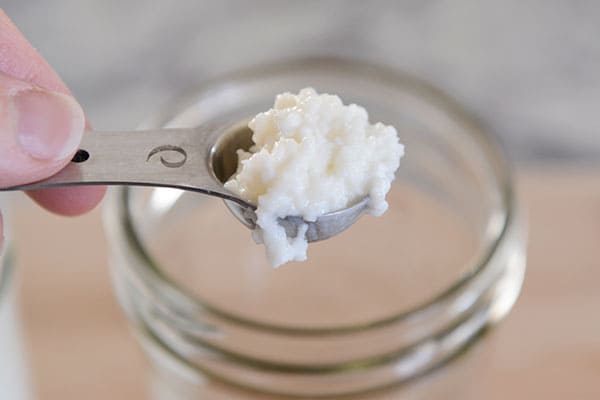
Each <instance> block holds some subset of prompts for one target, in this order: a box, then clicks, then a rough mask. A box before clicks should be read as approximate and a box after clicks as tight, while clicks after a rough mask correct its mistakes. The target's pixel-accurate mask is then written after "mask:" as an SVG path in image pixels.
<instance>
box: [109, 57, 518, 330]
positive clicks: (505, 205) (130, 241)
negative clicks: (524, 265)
mask: <svg viewBox="0 0 600 400" xmlns="http://www.w3.org/2000/svg"><path fill="white" fill-rule="evenodd" d="M314 67H318V68H335V69H340V70H342V71H344V72H348V71H349V72H350V73H352V74H356V75H357V76H361V75H362V76H367V77H368V78H369V79H379V80H383V81H385V82H388V83H392V84H394V83H396V84H399V85H401V86H403V87H405V88H406V87H408V88H409V89H413V90H415V91H418V92H419V95H420V96H423V97H425V98H426V100H427V101H430V102H433V103H434V104H435V105H436V106H437V107H440V108H442V109H444V110H445V111H446V112H447V113H449V114H452V116H453V117H454V118H457V119H459V120H460V121H461V122H462V123H464V124H465V125H466V126H468V134H470V135H472V138H473V142H474V143H477V144H478V147H479V150H480V155H481V156H482V157H483V158H484V159H485V161H486V162H487V163H488V164H489V165H490V166H491V168H490V169H491V170H492V171H493V172H494V174H495V176H494V178H495V181H496V182H497V184H496V186H497V187H496V191H497V192H498V193H499V196H500V201H499V204H500V209H499V210H498V211H499V212H498V213H497V214H496V215H494V216H491V215H490V216H488V219H492V218H494V225H495V228H494V230H493V233H492V234H491V235H490V237H488V238H487V239H486V242H485V243H483V245H484V248H482V249H480V251H479V252H478V259H476V260H474V262H473V266H472V267H470V268H467V271H468V272H466V273H465V274H464V275H463V276H461V277H460V278H459V279H457V280H456V281H454V282H453V283H452V284H451V285H450V286H449V287H446V288H445V289H444V290H442V291H440V292H439V293H437V294H435V295H433V296H432V297H430V298H429V299H427V300H425V301H423V302H421V303H420V304H417V305H416V306H414V307H412V308H411V309H409V310H402V311H401V312H399V313H397V314H395V315H390V316H387V317H384V318H379V319H374V320H372V321H369V322H366V323H360V324H350V325H339V326H326V327H319V326H311V327H298V326H286V325H281V324H271V323H265V322H264V321H256V320H254V319H249V318H246V317H244V316H243V315H238V314H235V313H231V312H229V311H226V310H222V309H220V308H219V307H217V306H214V305H213V304H210V303H207V302H205V301H203V300H201V299H198V298H197V297H194V296H193V295H191V294H190V293H188V291H187V290H186V289H185V288H183V287H182V286H181V285H179V284H178V283H177V282H175V281H173V280H172V279H171V278H170V277H169V276H168V275H167V274H166V273H165V272H164V270H163V269H162V268H161V266H160V265H159V263H158V262H157V261H156V260H155V259H153V257H152V255H151V254H150V253H149V252H148V250H147V248H146V246H145V244H144V241H143V239H142V238H141V237H140V236H139V235H138V233H137V232H136V229H135V226H134V221H133V219H132V216H131V214H130V212H129V211H130V210H129V207H128V204H129V201H130V194H131V190H132V189H130V188H118V189H113V194H112V196H113V199H114V200H113V201H112V203H113V204H112V205H113V209H112V210H110V211H109V212H107V224H108V227H109V234H110V229H113V230H114V229H116V230H118V231H119V232H120V235H118V236H119V237H122V238H123V243H121V245H122V246H125V247H126V248H127V249H128V252H129V253H130V254H131V256H132V258H133V259H135V260H136V262H135V263H134V265H136V266H137V267H136V268H135V273H136V274H138V275H139V277H140V279H141V280H142V281H143V282H144V283H145V285H147V288H148V289H149V290H150V291H152V292H154V293H155V295H157V296H160V297H161V298H162V299H163V300H164V301H165V302H166V303H167V304H168V306H167V307H168V308H170V309H172V310H179V311H181V312H183V313H184V314H185V315H194V314H195V313H196V312H201V313H203V314H206V313H209V314H211V315H213V316H214V317H215V318H218V319H219V320H223V321H226V322H228V323H232V324H236V325H241V326H244V327H247V328H251V329H254V330H262V331H269V332H273V333H283V334H286V335H305V336H306V335H309V336H310V335H337V334H344V333H357V332H361V331H368V330H372V329H375V328H383V327H385V326H388V325H393V324H396V323H399V322H401V321H403V320H408V319H411V318H412V317H414V316H415V315H417V314H423V313H426V312H427V310H429V309H434V308H436V307H437V306H438V305H440V304H443V303H445V302H447V301H449V300H450V299H452V298H453V297H454V296H456V295H457V293H459V292H461V290H462V289H463V288H465V286H467V285H469V283H470V282H472V281H473V280H475V279H477V277H478V276H479V275H481V274H482V273H483V271H485V269H486V266H487V265H488V264H489V262H490V260H491V259H492V258H493V256H494V254H495V252H496V251H497V249H498V247H499V245H500V244H501V243H502V242H503V240H504V238H505V236H506V235H507V232H508V230H509V227H510V226H511V225H512V224H513V219H514V218H515V216H514V214H515V199H514V197H515V196H514V193H513V187H512V183H511V174H510V171H509V167H508V164H507V162H506V160H505V158H504V155H503V152H502V150H501V149H500V148H499V146H498V144H497V143H495V142H494V140H493V138H492V137H490V136H489V135H488V134H487V133H486V130H485V129H484V128H483V127H482V125H481V124H480V123H479V122H477V121H476V120H475V119H474V118H473V117H472V116H470V115H468V114H467V113H466V112H465V111H464V110H463V109H462V108H461V107H460V106H459V105H458V104H457V103H456V102H455V101H454V100H452V99H451V98H450V97H448V96H447V95H445V94H444V93H443V92H441V91H440V90H439V89H436V88H434V87H432V86H430V85H429V84H428V83H426V82H424V81H422V80H419V79H416V78H414V77H410V76H406V75H403V74H401V73H398V72H395V71H392V70H389V69H387V68H385V67H381V66H375V65H372V64H366V63H360V62H357V61H355V60H343V59H329V58H318V59H303V60H293V61H290V62H288V63H282V64H279V65H275V66H268V67H263V66H261V67H257V68H255V69H248V70H245V71H243V72H238V73H233V74H230V75H227V76H225V77H221V78H219V79H217V80H216V82H208V83H207V84H206V85H205V86H204V88H203V89H199V91H200V92H206V93H210V92H211V90H212V88H213V87H214V86H215V85H217V86H218V85H222V84H223V83H222V82H236V81H239V80H243V79H246V78H247V77H252V76H255V75H258V74H260V75H265V74H266V75H268V74H277V73H278V72H280V71H290V70H302V69H303V68H314ZM401 168H402V167H401ZM383 218H385V216H384V217H383ZM159 293H160V294H159Z"/></svg>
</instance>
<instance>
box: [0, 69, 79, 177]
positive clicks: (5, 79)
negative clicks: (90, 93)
mask: <svg viewBox="0 0 600 400" xmlns="http://www.w3.org/2000/svg"><path fill="white" fill-rule="evenodd" d="M84 127H85V117H84V115H83V110H82V109H81V107H80V106H79V104H78V103H77V102H76V101H75V100H74V99H73V98H72V97H71V96H69V95H66V94H63V93H59V92H51V91H47V90H43V89H41V88H39V87H35V86H33V85H31V84H29V83H28V82H24V81H20V80H17V79H14V78H11V77H9V76H8V75H5V74H3V73H0V186H4V187H6V186H14V185H18V184H22V183H29V182H34V181H38V180H40V179H43V178H46V177H48V176H50V175H53V174H55V173H56V172H58V171H59V170H60V169H61V168H62V167H64V166H65V164H67V163H68V162H69V160H70V159H71V157H72V155H73V153H74V152H75V151H76V150H77V147H78V146H79V142H80V141H81V137H82V135H83V130H84Z"/></svg>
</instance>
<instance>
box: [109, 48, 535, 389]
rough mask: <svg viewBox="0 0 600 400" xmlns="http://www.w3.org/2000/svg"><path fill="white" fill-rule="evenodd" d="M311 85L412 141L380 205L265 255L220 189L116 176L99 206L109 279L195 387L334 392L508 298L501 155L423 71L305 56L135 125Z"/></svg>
mask: <svg viewBox="0 0 600 400" xmlns="http://www.w3.org/2000/svg"><path fill="white" fill-rule="evenodd" d="M306 86H312V87H314V88H315V89H317V91H319V92H328V93H335V94H338V95H340V97H341V98H342V99H343V101H344V102H345V103H356V104H360V105H362V106H364V107H365V108H366V109H367V110H368V111H369V115H370V120H371V122H376V121H381V122H384V123H386V124H391V125H393V126H395V127H396V128H397V130H398V132H399V135H400V140H401V142H402V143H404V145H405V146H406V156H405V158H403V160H402V163H401V167H400V169H399V171H398V173H397V176H396V179H395V181H394V184H393V185H392V189H391V191H390V193H389V195H388V202H389V204H390V208H389V210H388V211H387V212H386V214H384V216H383V217H381V218H373V217H368V216H367V217H363V218H361V220H360V221H359V222H358V223H357V224H355V226H353V227H352V228H351V229H349V230H348V231H346V232H344V233H342V234H340V235H338V236H336V237H334V238H332V239H328V240H326V241H323V242H319V243H314V244H311V245H310V246H309V252H308V257H309V260H308V261H307V262H306V263H291V264H290V265H286V266H284V267H282V268H280V269H277V270H273V269H271V268H270V267H269V266H268V264H267V262H266V259H265V256H264V254H263V252H264V249H263V248H262V247H261V246H257V245H256V244H255V243H254V242H253V241H252V239H251V236H250V232H249V231H248V230H247V229H246V228H245V227H243V226H242V225H241V224H240V223H239V222H238V221H237V220H236V219H235V218H234V217H233V216H231V215H230V214H229V211H228V210H227V209H226V207H225V206H224V205H223V202H222V201H220V200H218V199H214V198H209V197H205V196H201V195H198V194H193V193H185V192H181V191H178V190H172V189H164V188H118V189H115V190H113V191H112V193H111V194H110V199H109V201H108V204H107V207H106V209H105V211H106V212H105V215H106V218H105V220H106V228H107V236H108V238H109V242H110V246H111V255H112V266H113V272H114V280H115V286H116V290H117V294H118V297H119V299H120V301H121V303H122V305H123V307H124V309H125V311H126V312H127V314H128V316H129V318H130V320H131V322H132V324H133V326H134V329H135V331H136V333H137V334H138V336H139V338H140V340H141V343H142V344H143V346H144V348H145V350H146V351H147V353H148V354H149V355H150V357H151V359H152V360H153V362H154V364H155V365H156V367H157V368H158V369H168V370H169V371H170V372H169V373H171V374H174V375H175V376H178V377H180V378H181V379H183V380H184V381H186V382H188V383H189V384H190V385H192V386H194V385H208V384H210V382H211V381H219V382H226V383H228V384H232V385H236V386H239V387H244V388H251V389H256V390H259V391H263V392H271V393H277V394H290V395H302V396H321V395H340V394H347V393H357V392H363V391H367V390H371V389H374V388H380V387H385V386H388V385H392V384H395V383H398V382H403V381H407V380H409V379H412V378H415V377H418V376H420V375H422V374H424V373H426V372H428V371H430V370H431V369H433V368H435V367H437V366H439V365H441V364H442V363H444V362H446V361H448V360H450V359H451V358H452V357H454V356H455V355H456V354H458V353H459V352H461V351H462V350H463V349H464V348H466V347H467V346H468V345H469V344H470V343H471V342H472V341H473V340H475V338H477V337H478V333H479V332H481V331H482V329H484V328H485V327H486V326H489V325H491V324H494V323H495V322H497V321H499V320H500V319H501V318H502V317H503V316H504V315H505V314H506V313H507V312H508V311H509V309H510V308H511V307H512V305H513V303H514V301H515V299H516V297H517V295H518V292H519V289H520V286H521V283H522V279H523V272H524V268H525V258H524V238H523V235H522V229H521V224H520V220H519V215H518V211H517V207H516V204H515V196H514V193H513V189H512V183H511V180H510V175H509V171H508V168H507V165H506V162H505V160H504V157H503V155H502V153H501V152H500V150H499V149H498V147H497V146H496V145H495V144H494V143H493V141H492V140H491V138H490V137H489V136H488V135H487V134H486V133H485V132H484V130H483V129H482V128H481V126H480V125H479V124H478V123H477V122H476V121H474V120H473V119H472V118H470V117H469V116H468V115H467V114H466V113H465V112H463V111H462V110H461V109H460V107H458V106H457V105H456V104H455V103H454V102H453V101H452V100H450V99H448V98H447V97H446V96H445V95H444V94H442V93H441V92H439V91H438V90H436V89H434V88H432V87H430V86H429V85H427V84H426V83H424V82H421V81H418V80H415V79H413V78H410V77H407V76H404V75H402V74H399V73H396V72H391V71H388V70H386V69H383V68H379V67H375V66H372V65H365V64H360V63H355V62H351V61H346V60H332V59H308V60H297V61H295V62H293V63H288V64H282V65H276V66H266V67H263V68H257V69H253V70H248V71H244V72H240V73H238V74H234V75H230V76H227V77H224V78H222V79H221V80H217V81H214V82H211V83H208V84H207V85H206V86H204V87H203V88H200V89H198V90H197V91H195V92H194V93H193V94H191V95H190V96H188V97H187V98H186V99H185V100H181V101H177V102H175V103H174V104H175V105H174V107H173V109H172V110H169V111H168V112H167V113H166V114H165V115H163V116H160V117H156V118H154V119H153V120H152V121H150V122H149V123H147V124H145V125H143V126H142V128H156V127H191V126H198V125H202V124H207V125H209V126H221V125H227V124H238V123H240V121H245V120H247V119H248V118H249V117H251V116H252V115H254V114H256V113H257V112H260V111H263V110H266V109H268V108H269V107H270V106H271V105H272V102H273V99H274V96H275V94H277V93H281V92H284V91H297V90H299V89H300V88H302V87H306Z"/></svg>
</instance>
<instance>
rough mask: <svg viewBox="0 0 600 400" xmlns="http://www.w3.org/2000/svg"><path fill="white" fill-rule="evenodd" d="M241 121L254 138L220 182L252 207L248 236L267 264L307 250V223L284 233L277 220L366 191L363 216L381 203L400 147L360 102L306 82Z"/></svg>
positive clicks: (332, 207) (377, 211) (337, 205)
mask: <svg viewBox="0 0 600 400" xmlns="http://www.w3.org/2000/svg"><path fill="white" fill-rule="evenodd" d="M248 126H249V127H250V129H252V131H253V135H252V140H253V141H254V143H255V144H254V146H252V147H251V148H250V149H249V150H250V151H249V152H247V151H243V150H238V158H239V164H238V170H237V172H236V173H235V174H234V176H233V177H232V178H231V179H230V180H229V181H228V182H227V183H226V184H225V187H226V188H227V189H229V190H230V191H232V192H233V193H236V194H237V195H239V196H240V197H242V198H243V199H244V200H246V201H248V202H250V203H252V204H256V205H257V210H256V215H257V217H258V218H257V231H256V232H257V235H256V236H255V237H257V238H258V240H259V241H260V240H262V242H263V243H264V244H265V247H266V251H267V257H268V259H269V262H270V263H271V265H273V266H274V267H278V266H280V265H281V264H284V263H286V262H288V261H304V260H306V251H307V241H306V238H305V234H306V229H307V226H306V225H304V226H302V227H301V228H300V229H299V231H298V234H297V236H296V237H293V238H290V237H287V235H286V232H285V230H284V228H283V227H281V226H280V225H279V224H278V219H279V218H285V217H287V216H301V217H303V219H304V220H305V221H315V220H316V219H317V218H318V217H319V216H320V215H323V214H325V213H328V212H332V211H336V210H339V209H343V208H346V207H348V206H350V205H352V204H353V203H355V202H356V201H358V200H360V199H362V198H364V197H366V196H368V197H369V210H368V212H369V213H370V214H372V215H377V216H378V215H381V214H383V213H384V212H385V210H386V209H387V207H388V205H387V202H386V201H385V196H386V194H387V192H388V191H389V189H390V186H391V182H392V180H393V179H394V173H395V171H396V170H397V169H398V166H399V165H400V158H401V157H402V155H403V154H404V147H403V145H402V144H401V143H400V142H399V140H398V134H397V132H396V129H394V127H392V126H388V125H384V124H382V123H376V124H369V118H368V114H367V111H366V110H365V109H364V108H362V107H360V106H358V105H356V104H350V105H347V106H346V105H344V104H343V103H342V101H341V100H340V98H339V97H338V96H335V95H329V94H318V93H317V92H316V91H315V90H314V89H312V88H306V89H302V90H301V91H300V92H299V93H298V94H297V95H295V94H291V93H284V94H280V95H278V96H277V97H276V99H275V104H274V106H273V108H272V109H270V110H269V111H266V112H263V113H260V114H258V115H257V116H255V117H254V118H253V119H252V121H250V123H249V124H248Z"/></svg>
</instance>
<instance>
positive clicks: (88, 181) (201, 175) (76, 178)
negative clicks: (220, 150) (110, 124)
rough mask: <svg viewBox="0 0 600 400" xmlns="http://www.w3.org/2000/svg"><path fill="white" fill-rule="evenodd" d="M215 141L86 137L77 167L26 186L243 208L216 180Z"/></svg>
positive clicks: (164, 133) (165, 134) (193, 136)
mask: <svg viewBox="0 0 600 400" xmlns="http://www.w3.org/2000/svg"><path fill="white" fill-rule="evenodd" d="M213 136H214V135H211V134H203V132H202V131H201V130H199V128H178V129H160V130H150V131H130V132H92V131H89V132H86V133H85V134H84V135H83V139H82V142H81V145H80V150H78V151H77V153H76V154H75V156H74V157H73V159H72V160H71V162H70V163H69V164H68V165H67V166H66V167H65V168H63V169H62V170H61V171H59V172H58V173H56V174H55V175H53V176H51V177H49V178H47V179H44V180H41V181H38V182H33V183H29V184H25V185H18V186H12V187H8V188H1V189H0V191H6V190H30V189H41V188H50V187H57V186H75V185H137V186H164V187H173V188H178V189H184V190H192V191H197V192H201V193H205V194H209V195H212V196H217V197H221V198H225V199H230V200H234V201H236V202H240V200H239V199H236V198H234V197H232V196H231V195H230V194H229V193H228V192H227V191H226V190H225V189H224V188H223V185H222V184H221V183H219V182H218V181H217V179H216V178H215V177H214V176H213V173H212V169H211V166H210V151H211V148H212V145H213V139H214V138H213Z"/></svg>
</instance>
